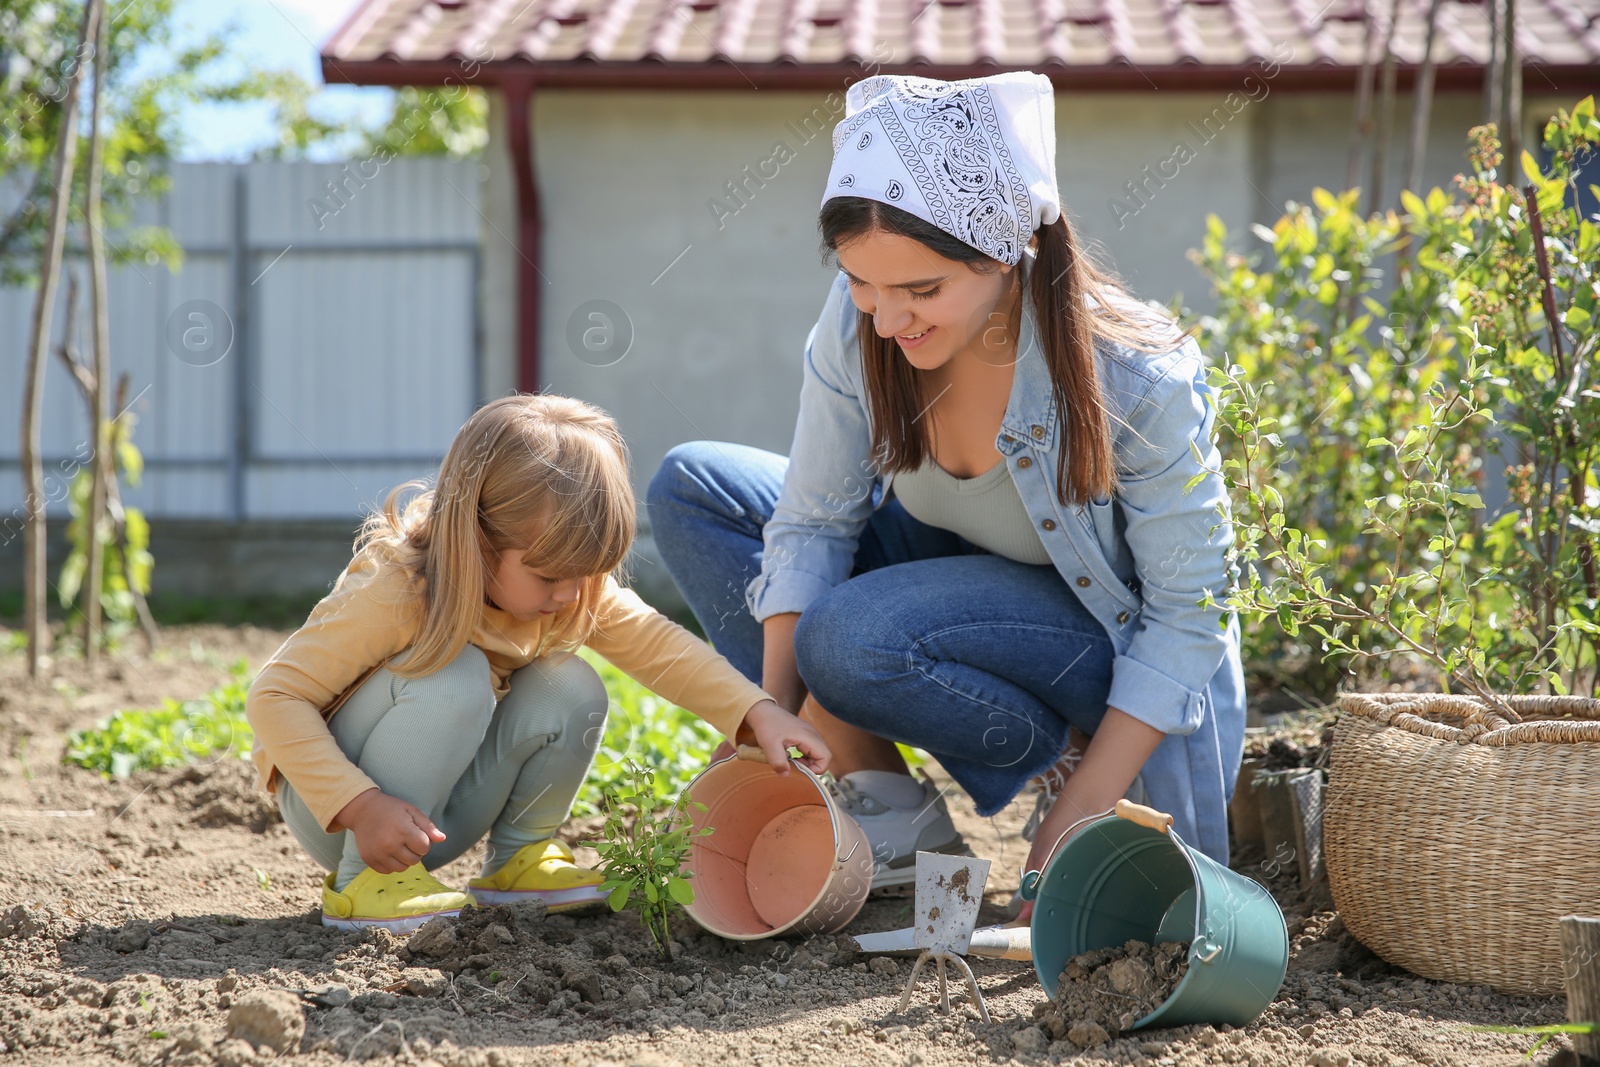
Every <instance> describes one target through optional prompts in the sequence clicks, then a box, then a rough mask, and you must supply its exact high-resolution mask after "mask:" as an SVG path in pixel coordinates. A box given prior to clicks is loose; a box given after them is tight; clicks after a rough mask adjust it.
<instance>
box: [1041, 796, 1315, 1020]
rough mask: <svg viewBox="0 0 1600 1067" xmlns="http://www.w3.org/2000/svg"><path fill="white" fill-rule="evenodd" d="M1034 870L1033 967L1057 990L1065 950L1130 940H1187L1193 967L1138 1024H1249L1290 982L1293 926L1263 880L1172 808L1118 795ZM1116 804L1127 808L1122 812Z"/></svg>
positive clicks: (1073, 952)
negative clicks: (1214, 855)
mask: <svg viewBox="0 0 1600 1067" xmlns="http://www.w3.org/2000/svg"><path fill="white" fill-rule="evenodd" d="M1116 811H1117V815H1110V816H1107V817H1103V818H1098V819H1096V820H1095V821H1094V822H1092V823H1090V824H1089V825H1088V826H1086V827H1084V829H1083V830H1082V831H1081V832H1080V833H1079V834H1078V835H1077V836H1075V837H1073V838H1072V839H1071V840H1070V841H1068V842H1067V843H1066V844H1065V845H1064V846H1062V847H1061V848H1060V849H1059V851H1057V852H1056V853H1055V854H1054V855H1053V856H1052V857H1051V859H1050V860H1049V861H1048V862H1047V863H1046V864H1045V869H1044V873H1043V874H1042V875H1041V874H1040V873H1039V872H1038V871H1029V872H1028V873H1027V874H1026V875H1025V876H1024V877H1023V880H1022V896H1023V899H1025V900H1032V901H1034V910H1033V923H1032V935H1033V968H1034V970H1035V971H1036V972H1038V975H1039V981H1040V982H1041V983H1043V984H1044V988H1045V994H1046V995H1047V996H1049V997H1051V998H1052V999H1053V998H1054V997H1055V993H1056V985H1057V984H1058V983H1059V982H1060V980H1061V971H1062V970H1063V968H1065V967H1066V965H1067V961H1068V960H1070V959H1072V958H1073V957H1074V956H1077V955H1079V954H1080V953H1084V952H1090V951H1093V950H1094V949H1100V948H1114V947H1116V946H1119V945H1121V944H1123V943H1124V942H1127V941H1147V942H1151V943H1158V942H1162V941H1188V942H1189V968H1188V971H1187V972H1186V973H1185V974H1184V976H1183V978H1182V980H1181V981H1179V983H1178V986H1177V988H1176V989H1174V990H1173V991H1172V994H1171V995H1170V996H1168V997H1167V999H1166V1000H1165V1001H1163V1002H1162V1003H1161V1004H1160V1006H1158V1007H1157V1008H1156V1009H1155V1010H1154V1011H1152V1012H1150V1013H1149V1014H1148V1015H1146V1016H1144V1017H1143V1018H1141V1019H1139V1020H1138V1021H1137V1022H1135V1023H1134V1024H1133V1029H1135V1030H1138V1029H1142V1028H1144V1027H1147V1026H1183V1025H1186V1024H1190V1023H1212V1024H1215V1025H1219V1026H1220V1025H1222V1024H1223V1023H1228V1024H1231V1025H1233V1026H1243V1025H1245V1024H1246V1023H1249V1022H1250V1021H1251V1020H1253V1019H1255V1017H1256V1016H1258V1015H1260V1014H1261V1012H1262V1011H1263V1010H1265V1009H1266V1006H1267V1005H1268V1004H1270V1003H1272V999H1273V998H1274V997H1275V996H1277V995H1278V989H1279V988H1280V987H1281V986H1282V985H1283V977H1284V974H1285V973H1286V972H1287V971H1288V967H1289V931H1288V928H1287V927H1286V926H1285V925H1284V922H1283V912H1282V911H1280V910H1279V909H1278V904H1277V901H1275V900H1273V899H1272V896H1271V894H1269V893H1268V892H1267V891H1266V889H1265V888H1263V887H1262V886H1261V885H1260V884H1259V883H1258V882H1255V881H1254V880H1252V879H1250V878H1246V877H1245V876H1244V875H1242V874H1239V873H1237V872H1235V871H1231V870H1229V869H1228V868H1226V867H1224V866H1222V865H1221V864H1220V863H1217V862H1216V861H1215V860H1213V859H1211V858H1210V857H1209V856H1207V855H1205V854H1204V853H1202V852H1200V851H1199V850H1197V849H1194V848H1190V847H1189V846H1188V845H1186V844H1184V843H1183V840H1182V839H1181V838H1179V837H1178V835H1177V834H1175V833H1173V832H1172V830H1171V822H1172V818H1171V816H1169V815H1164V814H1162V813H1160V812H1156V811H1153V810H1152V809H1150V808H1145V807H1143V806H1141V805H1137V804H1130V803H1128V802H1127V801H1120V802H1119V803H1118V804H1117V809H1116ZM1119 816H1120V817H1119Z"/></svg>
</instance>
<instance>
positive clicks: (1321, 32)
mask: <svg viewBox="0 0 1600 1067" xmlns="http://www.w3.org/2000/svg"><path fill="white" fill-rule="evenodd" d="M1490 2H1492V0H1442V2H1441V3H1440V5H1439V15H1438V30H1437V35H1436V42H1435V45H1434V48H1435V59H1436V60H1437V62H1438V63H1439V65H1440V67H1441V78H1442V82H1441V83H1442V84H1443V81H1444V80H1447V79H1448V77H1449V74H1448V72H1449V71H1450V70H1452V69H1458V70H1460V72H1461V73H1463V74H1465V73H1466V71H1468V70H1470V71H1471V72H1472V74H1473V77H1477V76H1478V70H1479V68H1481V66H1482V64H1483V63H1484V62H1485V60H1486V58H1487V56H1488V43H1489V26H1488V5H1489V3H1490ZM1398 3H1399V9H1400V23H1399V26H1398V28H1397V32H1396V33H1395V51H1396V53H1397V56H1398V58H1399V61H1400V63H1401V65H1402V66H1403V67H1410V66H1414V65H1416V64H1418V63H1420V61H1421V59H1422V54H1421V53H1422V49H1423V41H1424V29H1423V27H1424V21H1425V18H1426V14H1427V9H1428V3H1429V0H1398ZM1369 5H1370V6H1371V8H1372V9H1373V11H1374V13H1375V14H1376V15H1383V16H1386V15H1387V13H1388V11H1389V10H1390V3H1389V0H365V2H364V3H363V4H362V5H361V6H360V8H359V9H357V10H356V11H355V13H354V14H352V15H351V16H350V18H349V19H348V20H347V21H346V23H345V25H344V26H342V27H341V28H340V29H339V30H338V32H336V33H335V34H334V35H333V37H332V38H330V39H329V41H328V42H327V44H326V45H325V46H324V47H323V50H322V54H323V70H324V73H325V75H327V76H328V78H329V80H332V81H363V80H367V79H365V78H363V77H360V76H359V75H360V74H361V73H362V72H364V71H371V72H373V73H374V76H373V77H372V79H371V80H395V78H394V77H392V75H395V74H397V73H398V72H397V70H396V68H401V67H410V68H413V70H415V71H417V73H419V74H420V73H421V72H420V70H417V68H420V67H422V66H428V67H432V68H433V69H434V70H435V71H437V70H438V69H439V65H440V64H445V63H455V64H457V65H460V64H461V63H462V62H463V61H466V62H469V63H470V62H471V61H472V60H477V61H480V62H488V63H490V64H493V65H496V66H498V65H501V64H505V63H509V62H515V61H521V62H523V63H528V62H531V63H532V64H533V65H534V68H535V69H536V70H559V69H568V70H570V69H572V68H575V67H579V66H582V67H587V68H590V69H591V70H596V71H599V70H603V69H605V68H611V69H620V68H622V67H631V68H639V67H641V66H653V67H656V68H659V69H663V70H665V69H671V68H674V67H677V68H680V69H682V68H686V67H699V68H704V67H708V66H724V67H734V68H737V69H739V70H740V71H742V72H744V73H745V74H747V75H748V74H750V73H751V72H758V73H759V72H771V71H774V70H777V69H781V68H787V69H789V70H791V71H800V70H805V69H807V68H815V67H828V68H838V67H842V66H847V65H851V64H869V65H881V66H882V67H883V68H884V69H892V70H902V69H909V68H912V67H923V68H924V69H926V70H927V72H928V73H930V74H938V73H940V72H942V71H945V70H972V69H974V68H984V67H994V68H995V69H1018V68H1027V69H1032V70H1038V71H1041V72H1044V73H1047V74H1051V75H1052V76H1056V75H1058V74H1060V73H1069V72H1074V71H1077V72H1092V71H1115V70H1117V69H1119V68H1120V69H1124V70H1128V71H1137V72H1142V73H1143V74H1149V73H1151V72H1158V71H1164V72H1168V73H1177V72H1181V71H1188V72H1190V73H1195V74H1199V73H1203V72H1207V71H1212V70H1216V69H1229V70H1233V71H1238V70H1240V69H1242V68H1245V67H1248V66H1249V65H1251V64H1252V63H1256V62H1259V61H1263V60H1273V59H1276V60H1280V61H1282V63H1283V66H1284V69H1285V70H1307V71H1309V70H1318V69H1320V70H1322V71H1325V72H1330V73H1331V72H1332V71H1339V72H1341V74H1342V76H1343V77H1345V78H1346V79H1348V77H1349V72H1350V70H1351V69H1353V68H1356V67H1359V65H1360V62H1361V47H1362V41H1363V37H1364V33H1365V30H1364V19H1365V9H1366V8H1367V7H1368V6H1369ZM1516 7H1517V13H1518V20H1517V33H1516V43H1517V47H1518V48H1519V49H1520V50H1521V52H1522V55H1523V62H1524V64H1525V66H1526V68H1528V69H1529V70H1532V71H1539V70H1543V69H1549V70H1561V71H1565V72H1566V73H1567V74H1568V75H1569V76H1574V75H1575V76H1576V77H1577V78H1578V80H1580V81H1587V80H1597V79H1600V0H1518V3H1517V5H1516ZM346 68H349V69H346ZM380 69H387V70H388V71H389V73H390V75H391V76H390V77H379V76H377V74H376V72H377V71H379V70H380ZM352 72H354V73H352ZM757 80H759V79H757ZM732 83H733V84H737V80H736V79H734V80H733V82H732ZM1135 83H1136V82H1135ZM752 84H755V81H752ZM1152 84H1154V83H1152ZM1537 89H1538V86H1537V85H1535V84H1533V83H1531V82H1530V84H1529V91H1537Z"/></svg>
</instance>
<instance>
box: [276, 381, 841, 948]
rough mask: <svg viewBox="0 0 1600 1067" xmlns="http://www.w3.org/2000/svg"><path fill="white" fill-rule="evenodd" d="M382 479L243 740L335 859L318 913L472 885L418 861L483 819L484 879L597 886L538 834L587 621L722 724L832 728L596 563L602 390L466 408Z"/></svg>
mask: <svg viewBox="0 0 1600 1067" xmlns="http://www.w3.org/2000/svg"><path fill="white" fill-rule="evenodd" d="M412 488H418V489H420V488H425V487H424V486H422V485H421V483H415V482H412V483H407V485H403V486H400V487H399V488H397V489H395V490H394V491H393V492H391V493H390V494H389V498H388V500H387V502H386V503H385V505H384V509H383V512H382V513H381V514H374V515H373V516H371V517H370V518H369V519H368V520H367V522H366V524H365V526H364V528H363V530H362V532H361V536H360V538H359V539H358V541H357V545H356V552H355V558H354V559H353V560H352V561H351V563H350V565H349V566H348V567H347V568H346V569H345V571H344V573H343V575H341V576H340V578H339V580H338V581H337V582H336V583H335V585H334V587H333V591H332V592H331V593H329V594H328V596H326V597H325V598H323V600H322V602H321V603H319V604H318V605H317V606H316V608H315V609H313V610H312V612H311V615H310V617H309V618H308V619H307V620H306V623H305V625H304V626H302V627H301V628H300V629H299V630H297V631H295V633H294V634H293V635H291V636H290V637H289V639H288V640H287V641H285V642H284V644H283V647H282V648H280V649H278V651H277V653H276V654H275V655H274V656H273V657H272V659H271V660H270V661H269V662H268V663H267V665H266V666H265V667H264V668H262V671H261V673H260V675H258V676H257V678H256V680H255V683H254V685H252V686H251V688H250V695H249V700H248V703H247V705H246V711H247V715H248V717H249V720H250V725H251V727H252V728H253V729H254V730H255V737H256V742H255V749H254V751H253V753H252V756H253V758H254V759H255V763H256V767H257V768H258V770H259V771H260V773H261V778H262V782H263V784H264V785H265V786H266V788H268V789H269V790H273V791H274V792H276V794H277V797H278V807H279V810H280V811H281V812H282V813H283V818H284V821H285V822H286V823H287V824H288V826H289V829H290V830H291V831H292V832H293V833H294V835H295V837H296V838H297V839H299V841H300V843H301V844H302V845H303V846H305V849H306V851H307V852H309V853H311V856H312V858H313V859H315V860H316V861H317V862H318V863H320V864H322V866H324V867H326V868H328V870H329V871H330V872H331V873H330V874H329V875H328V877H327V879H326V880H325V881H324V883H323V889H322V921H323V922H324V923H325V924H326V925H329V926H336V927H340V928H342V929H355V928H359V927H365V926H382V927H386V928H388V929H390V930H394V931H397V932H405V931H409V930H412V929H415V928H416V927H417V926H420V925H421V924H422V923H423V922H426V921H427V920H428V919H429V918H431V917H433V916H435V915H449V914H454V913H455V912H457V911H459V910H460V909H461V908H462V907H463V906H467V905H470V904H471V903H472V900H470V899H469V898H468V896H467V895H466V894H463V893H460V892H457V891H456V890H454V889H452V888H450V887H449V886H446V885H444V884H443V883H441V882H439V881H438V880H437V879H435V878H434V877H433V876H432V875H431V874H430V873H428V872H429V871H430V870H433V869H436V868H438V867H440V866H442V865H443V864H446V863H448V862H450V861H451V860H453V859H455V858H456V857H457V856H460V855H461V854H462V853H464V852H466V850H467V849H469V848H471V847H472V846H473V845H474V844H476V843H477V842H478V841H479V840H480V839H481V838H482V837H483V836H484V835H485V834H488V837H489V842H488V855H487V856H486V857H485V859H484V863H483V869H482V871H481V873H480V875H479V876H478V877H477V878H474V879H472V881H471V882H470V883H469V886H468V892H469V893H470V894H471V897H472V898H474V899H476V901H477V902H479V903H484V904H488V903H503V902H508V901H513V900H518V899H538V900H542V901H544V902H545V903H546V904H548V905H549V906H550V907H551V909H552V910H557V911H560V910H567V909H572V908H578V907H585V906H588V905H591V904H594V903H595V902H597V901H599V900H600V899H601V896H600V894H599V892H598V891H597V887H598V886H599V884H600V882H601V881H602V880H603V879H602V877H601V875H600V874H599V873H598V872H596V871H592V870H588V869H585V868H583V867H580V866H578V865H577V864H576V863H575V862H574V860H573V855H572V851H571V850H570V849H569V848H568V847H567V846H566V845H565V844H564V843H563V842H561V841H560V840H558V839H557V838H556V837H555V832H556V829H557V828H558V827H559V826H560V825H561V823H562V821H563V820H565V819H566V817H567V813H568V811H569V810H570V809H571V806H572V801H573V798H574V797H575V796H576V795H577V791H578V788H579V787H580V786H581V785H582V783H583V780H584V776H585V774H586V773H587V772H588V768H589V763H590V761H591V759H592V757H593V755H594V752H595V749H596V747H597V746H598V745H599V742H600V738H601V737H602V735H603V734H604V729H605V721H606V709H607V703H608V702H607V698H606V690H605V686H604V685H603V684H602V683H601V681H600V678H599V676H598V675H597V674H596V673H595V671H594V669H593V668H591V667H590V666H589V665H588V664H587V663H585V662H584V661H583V660H582V659H581V658H579V657H577V656H576V655H574V654H573V650H574V649H576V648H577V647H578V646H579V645H587V646H588V647H590V648H592V649H594V650H595V651H596V652H598V653H600V654H601V655H602V656H605V657H606V658H607V659H608V660H610V661H611V662H612V663H614V664H616V665H617V666H618V667H619V668H621V669H622V670H623V671H625V672H627V673H628V674H629V675H630V676H632V677H633V678H635V679H637V680H638V681H639V682H640V683H641V684H643V685H645V686H647V687H648V688H650V689H651V690H653V691H655V692H657V693H659V694H660V695H661V696H663V697H665V698H666V699H668V700H671V701H673V702H675V703H678V704H681V705H683V706H684V707H686V708H688V709H690V710H691V711H693V712H695V713H696V714H697V715H699V716H700V717H701V718H703V719H705V720H706V721H707V722H709V723H710V724H711V725H713V726H715V727H716V728H717V729H718V730H720V731H721V732H722V733H723V735H724V736H726V737H728V738H730V739H732V740H734V741H736V742H747V743H754V744H758V745H760V747H761V749H762V751H763V752H765V753H766V756H767V759H768V760H769V762H770V763H771V764H772V766H773V768H774V769H775V770H776V771H777V772H778V773H779V774H787V773H788V757H787V755H786V753H787V750H788V746H790V745H795V746H798V747H799V748H800V750H801V751H802V753H803V760H802V762H804V763H805V764H806V766H807V767H809V768H810V769H812V770H815V771H817V772H819V773H820V772H821V771H822V770H824V769H825V768H826V766H827V762H828V749H827V746H826V745H824V744H823V743H822V740H821V738H820V737H818V735H817V734H816V732H815V731H814V730H812V729H811V728H810V727H809V726H807V725H806V724H805V723H803V722H801V721H800V720H799V719H797V718H795V717H794V716H793V715H791V714H789V712H787V711H785V710H783V709H782V708H780V707H779V706H778V705H777V704H776V703H774V702H773V701H772V700H771V698H769V697H768V696H767V694H766V693H764V692H762V691H761V690H760V689H759V688H757V687H756V686H755V685H753V684H751V683H750V682H749V681H747V680H746V679H745V678H744V677H743V676H741V675H740V674H739V672H738V671H736V670H734V669H733V668H732V667H731V666H729V665H728V664H727V662H726V661H725V660H723V659H722V658H721V657H720V656H718V655H717V654H716V653H714V652H713V651H712V650H711V649H710V647H708V646H707V645H706V644H705V643H704V642H702V641H700V640H699V639H698V638H696V637H695V636H694V635H693V634H691V633H689V632H688V631H687V630H684V629H683V628H682V627H680V626H678V625H676V624H675V623H673V622H672V621H670V620H669V619H667V618H666V617H664V616H662V615H660V614H658V613H657V612H655V611H654V610H653V609H651V608H650V607H649V606H648V605H646V604H645V603H644V602H643V601H642V600H640V599H639V597H638V596H637V595H635V594H634V593H632V592H631V591H629V590H627V589H625V588H623V587H622V586H620V585H619V584H618V583H617V581H616V579H615V578H613V577H612V572H613V571H615V570H617V569H618V568H619V567H620V566H621V565H622V563H623V560H624V557H625V556H626V555H627V553H628V550H629V546H630V545H631V544H632V542H633V536H634V521H635V505H634V499H633V493H632V489H631V487H630V484H629V478H628V456H627V449H626V446H625V445H624V443H623V441H622V438H621V436H620V435H619V433H618V432H617V427H616V424H615V423H614V422H613V421H612V420H611V418H610V417H609V416H607V415H606V414H605V413H604V412H602V411H600V410H598V409H596V408H594V407H592V406H590V405H588V404H585V403H583V402H581V401H578V400H572V399H569V398H566V397H559V396H510V397H505V398H502V399H499V400H496V401H494V402H493V403H490V404H487V405H485V406H484V407H483V408H482V409H480V410H479V411H478V412H477V413H476V414H475V415H473V416H472V417H471V418H470V419H468V420H467V424H466V425H465V426H464V427H462V429H461V432H460V433H459V434H457V435H456V439H455V441H454V442H453V443H452V444H451V446H450V451H449V454H448V455H446V456H445V459H444V463H443V464H442V465H441V466H440V468H439V475H438V478H437V480H436V482H435V484H434V486H433V487H432V488H431V489H428V490H426V491H424V492H421V493H420V494H419V495H417V496H415V497H414V498H413V499H411V500H410V502H409V503H408V504H407V505H406V506H405V508H404V509H403V510H401V508H400V507H399V504H398V501H399V497H400V494H401V493H402V492H403V491H405V490H407V489H412Z"/></svg>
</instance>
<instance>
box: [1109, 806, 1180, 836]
mask: <svg viewBox="0 0 1600 1067" xmlns="http://www.w3.org/2000/svg"><path fill="white" fill-rule="evenodd" d="M1112 810H1113V811H1114V812H1116V815H1117V818H1119V819H1127V820H1128V821H1129V822H1131V823H1138V824H1139V825H1140V826H1143V827H1145V828H1146V829H1150V830H1154V831H1156V832H1157V833H1162V834H1164V833H1168V832H1170V831H1171V830H1172V816H1171V815H1168V814H1167V813H1166V812H1164V811H1157V810H1156V809H1155V808H1151V807H1147V806H1145V805H1143V804H1135V803H1134V802H1133V801H1131V800H1128V799H1127V798H1126V797H1124V798H1123V799H1121V800H1119V801H1117V806H1116V807H1115V808H1113V809H1112Z"/></svg>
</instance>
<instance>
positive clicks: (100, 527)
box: [78, 0, 111, 667]
mask: <svg viewBox="0 0 1600 1067" xmlns="http://www.w3.org/2000/svg"><path fill="white" fill-rule="evenodd" d="M91 2H94V0H91ZM107 21H108V20H107V19H106V18H105V17H104V15H103V14H102V16H101V17H100V18H98V19H96V20H95V23H96V25H95V37H94V87H93V89H92V90H91V91H90V95H89V99H90V106H89V164H88V167H89V172H88V174H87V179H88V182H87V185H86V188H85V191H84V199H85V200H86V201H87V203H86V204H85V205H84V206H85V208H86V209H87V211H86V212H85V215H84V221H85V228H86V229H87V230H88V233H87V234H85V237H86V238H87V243H88V246H89V312H90V319H91V321H90V328H89V351H90V354H91V356H90V358H92V359H93V360H94V375H93V382H94V385H93V388H92V389H91V390H90V392H89V397H88V399H89V435H90V436H89V439H90V440H91V441H93V442H94V454H93V455H94V458H93V461H92V462H93V463H94V466H93V467H92V468H91V469H90V475H89V502H88V506H87V507H86V508H85V509H84V511H85V514H84V517H83V518H84V527H83V530H84V548H85V551H86V552H87V553H88V558H87V559H86V560H85V561H84V563H85V567H84V575H83V578H84V580H83V585H82V586H81V587H80V589H81V592H80V594H79V599H78V603H79V605H81V606H82V608H83V662H84V665H85V666H88V667H93V666H94V663H95V660H96V659H97V658H98V657H99V655H100V644H101V642H102V641H103V640H104V629H105V626H104V618H103V611H104V608H103V606H102V603H101V598H100V594H101V590H102V589H104V587H105V558H106V550H105V542H106V540H107V538H108V537H109V535H110V532H111V531H110V529H109V528H108V527H109V525H110V524H109V523H108V522H107V521H106V483H107V482H108V481H109V480H110V478H111V456H110V452H111V445H110V436H111V435H110V434H109V433H108V432H107V431H108V429H109V427H107V426H106V393H107V392H108V391H109V390H110V387H111V356H110V352H109V346H110V343H111V341H110V333H111V327H110V320H109V315H108V312H107V309H106V238H105V213H104V212H103V211H102V210H101V203H100V200H101V185H102V180H103V176H104V173H105V137H104V135H103V134H102V133H101V130H100V125H101V122H100V118H101V116H100V111H101V106H102V101H103V100H104V98H105V91H104V90H105V80H106V22H107Z"/></svg>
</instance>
